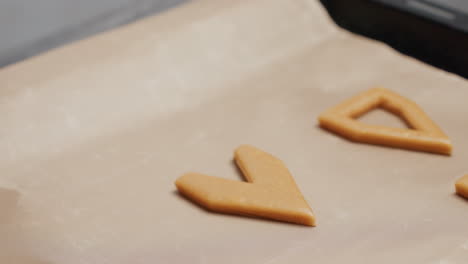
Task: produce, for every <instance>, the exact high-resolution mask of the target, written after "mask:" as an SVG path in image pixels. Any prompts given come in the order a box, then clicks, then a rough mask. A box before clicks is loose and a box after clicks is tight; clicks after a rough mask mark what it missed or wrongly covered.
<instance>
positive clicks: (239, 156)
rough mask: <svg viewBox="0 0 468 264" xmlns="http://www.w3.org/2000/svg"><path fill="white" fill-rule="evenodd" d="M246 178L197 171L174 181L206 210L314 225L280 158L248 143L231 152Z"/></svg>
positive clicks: (308, 210) (183, 192)
mask: <svg viewBox="0 0 468 264" xmlns="http://www.w3.org/2000/svg"><path fill="white" fill-rule="evenodd" d="M234 159H235V161H236V164H237V165H238V167H239V168H240V170H241V171H242V173H243V174H244V177H245V179H246V180H247V182H240V181H234V180H228V179H223V178H218V177H213V176H207V175H203V174H198V173H187V174H185V175H183V176H181V177H180V178H179V179H177V181H176V183H175V184H176V186H177V189H178V190H179V192H180V193H181V194H183V195H184V196H186V197H188V198H189V199H191V200H192V201H194V202H195V203H197V204H199V205H201V206H203V207H205V208H207V209H208V210H211V211H214V212H220V213H228V214H237V215H245V216H256V217H262V218H269V219H274V220H279V221H285V222H291V223H296V224H302V225H308V226H315V218H314V215H313V213H312V210H311V208H310V207H309V205H308V204H307V202H306V201H305V199H304V197H303V196H302V194H301V192H300V191H299V189H298V187H297V185H296V183H295V182H294V179H293V178H292V176H291V174H290V173H289V171H288V169H287V168H286V166H285V165H284V164H283V162H282V161H281V160H279V159H277V158H275V157H273V156H272V155H270V154H268V153H266V152H263V151H261V150H259V149H257V148H255V147H252V146H249V145H242V146H240V147H238V148H237V150H236V151H235V153H234Z"/></svg>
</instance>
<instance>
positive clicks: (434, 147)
mask: <svg viewBox="0 0 468 264" xmlns="http://www.w3.org/2000/svg"><path fill="white" fill-rule="evenodd" d="M377 107H381V108H383V109H385V110H387V111H389V112H392V113H394V114H395V115H398V116H400V117H401V118H402V119H403V120H404V121H405V122H406V123H407V124H408V125H409V127H411V129H403V128H392V127H384V126H377V125H368V124H364V123H362V122H359V121H357V120H355V118H357V117H359V116H361V115H363V114H365V113H366V112H369V111H371V110H372V109H374V108H377ZM319 122H320V125H321V126H322V127H323V128H325V129H327V130H330V131H332V132H334V133H336V134H338V135H341V136H343V137H345V138H347V139H349V140H352V141H356V142H362V143H369V144H376V145H385V146H390V147H396V148H404V149H410V150H418V151H427V152H433V153H438V154H445V155H450V154H451V152H452V144H451V143H450V140H449V138H448V137H447V136H446V135H445V134H444V132H442V130H441V129H440V128H439V127H438V126H437V125H436V124H435V123H434V122H433V121H432V120H431V119H430V118H429V117H428V116H427V114H426V113H424V111H423V110H422V109H421V108H420V107H419V106H418V105H417V104H416V103H414V102H412V101H411V100H408V99H406V98H404V97H402V96H400V95H398V94H396V93H394V92H392V91H389V90H387V89H383V88H374V89H370V90H368V91H366V92H363V93H361V94H359V95H357V96H355V97H353V98H351V99H348V100H346V101H344V102H343V103H341V104H339V105H337V106H335V107H333V108H331V109H329V110H328V111H326V112H324V113H323V114H321V115H320V116H319Z"/></svg>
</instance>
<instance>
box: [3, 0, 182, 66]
mask: <svg viewBox="0 0 468 264" xmlns="http://www.w3.org/2000/svg"><path fill="white" fill-rule="evenodd" d="M186 1H187V0H0V68H1V67H3V66H6V65H8V64H11V63H14V62H16V61H19V60H22V59H25V58H28V57H30V56H33V55H36V54H38V53H41V52H43V51H46V50H49V49H51V48H54V47H58V46H60V45H63V44H65V43H69V42H72V41H74V40H78V39H82V38H84V37H86V36H89V35H93V34H95V33H98V32H102V31H105V30H108V29H111V28H114V27H117V26H119V25H122V24H126V23H129V22H131V21H134V20H137V19H139V18H141V17H144V16H148V15H151V14H155V13H157V12H162V11H164V10H167V9H168V8H171V7H174V6H177V5H179V4H181V3H183V2H186Z"/></svg>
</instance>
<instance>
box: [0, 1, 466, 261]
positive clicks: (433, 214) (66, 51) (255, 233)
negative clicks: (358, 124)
mask: <svg viewBox="0 0 468 264" xmlns="http://www.w3.org/2000/svg"><path fill="white" fill-rule="evenodd" d="M376 85H379V86H383V87H386V88H389V89H392V90H394V91H396V92H398V93H400V94H402V95H404V96H407V97H408V98H410V99H412V100H414V101H416V102H417V103H418V104H419V105H420V106H421V107H422V108H423V109H425V111H426V112H427V113H428V114H429V116H431V117H432V118H433V119H434V120H435V121H436V123H438V124H439V125H440V126H441V127H442V129H443V130H444V131H445V132H446V133H447V134H448V135H449V137H450V138H451V139H452V141H453V144H454V154H453V156H452V157H446V156H440V155H434V154H427V153H420V152H412V151H405V150H398V149H390V148H385V147H378V146H370V145H363V144H356V143H351V142H349V141H346V140H344V139H341V138H339V137H337V136H335V135H333V134H330V133H328V132H326V131H323V130H321V129H320V128H318V127H317V122H316V117H317V116H318V114H320V113H321V112H322V111H323V110H324V109H327V108H329V107H331V106H333V105H335V104H337V103H339V102H340V101H341V100H343V99H346V98H348V97H350V96H352V95H354V94H356V93H357V92H360V91H363V90H366V89H368V88H371V87H373V86H376ZM467 86H468V85H467V82H466V81H465V80H463V79H461V78H459V77H457V76H455V75H451V74H449V73H446V72H442V71H439V70H437V69H434V68H431V67H430V66H427V65H423V64H421V63H419V62H417V61H414V60H413V59H410V58H407V57H404V56H402V55H400V54H398V53H396V52H395V51H393V50H391V49H389V48H388V47H386V46H384V45H382V44H379V43H377V42H373V41H370V40H367V39H363V38H361V37H358V36H355V35H351V34H349V33H347V32H344V31H341V30H340V29H338V28H337V27H336V26H335V25H334V24H333V22H331V21H330V19H329V18H328V16H327V14H326V13H325V11H324V10H323V9H322V7H321V6H320V4H319V3H318V2H317V1H313V0H310V1H308V0H297V1H286V0H284V1H283V0H277V1H267V0H253V1H228V0H223V1H210V0H206V1H196V2H193V3H191V4H189V5H186V6H183V7H181V8H178V9H176V10H174V11H171V12H168V13H165V14H163V15H159V16H156V17H152V18H149V19H145V20H142V21H140V22H138V23H135V24H132V25H129V26H126V27H123V28H120V29H117V30H114V31H111V32H108V33H105V34H102V35H99V36H96V37H93V38H91V39H87V40H84V41H80V42H77V43H75V44H72V45H69V46H66V47H64V48H60V49H57V50H55V51H52V52H50V53H47V54H44V55H42V56H39V57H36V58H33V59H30V60H27V61H24V62H21V63H19V64H16V65H13V66H10V67H7V68H4V69H2V70H1V71H0V87H1V89H0V120H2V127H1V129H0V149H2V151H0V170H1V172H2V173H1V174H0V186H1V187H2V188H4V189H8V190H10V191H4V192H3V193H7V192H8V193H10V194H11V190H13V191H16V192H17V196H18V197H17V199H10V198H11V195H2V193H0V200H2V201H3V203H0V204H2V208H6V207H9V208H10V207H11V210H3V211H4V212H5V211H6V212H7V213H4V214H3V216H2V219H0V221H2V225H1V226H0V245H1V248H2V250H1V251H0V262H2V263H3V262H9V263H27V264H32V263H34V264H38V263H40V264H55V263H79V264H84V263H239V262H242V263H269V264H273V263H286V262H290V263H310V262H315V263H421V264H422V263H466V261H467V260H468V227H467V219H468V201H466V200H464V199H462V198H459V197H457V196H456V195H454V187H453V184H454V181H455V180H456V179H457V178H458V177H460V176H462V175H463V174H465V173H467V171H468V166H467V160H468V154H467V153H468V140H466V135H467V134H468V126H467V123H466V121H467V116H468V108H467V106H466V98H468V87H467ZM364 118H365V121H367V122H375V123H379V122H380V123H384V124H389V125H397V126H398V125H401V124H400V123H399V122H398V121H396V120H394V119H393V118H391V117H387V116H385V115H383V114H382V113H379V112H376V113H373V114H370V115H367V116H365V117H364ZM245 143H247V144H252V145H254V146H257V147H259V148H261V149H263V150H265V151H267V152H270V153H272V154H273V155H275V156H277V157H279V158H281V159H282V160H283V161H284V162H285V163H286V164H287V166H288V167H289V169H290V171H291V172H292V174H293V176H294V177H295V180H296V181H297V183H298V186H299V188H300V189H301V190H302V193H303V194H304V196H305V198H306V199H307V200H308V201H309V204H310V205H311V207H312V208H313V210H314V212H315V214H316V217H317V220H318V226H317V227H315V228H310V227H303V226H297V225H291V224H285V223H279V222H273V221H266V220H257V219H251V218H243V217H237V216H227V215H220V214H214V213H209V212H206V211H204V210H203V209H200V208H199V207H197V206H195V205H194V204H192V203H190V202H188V201H187V200H185V199H183V198H182V197H180V196H179V195H178V194H177V192H176V191H175V187H174V181H175V179H176V178H177V177H178V176H180V175H181V174H183V173H185V172H187V171H196V172H201V173H206V174H210V175H215V176H219V177H225V178H229V179H239V180H241V176H240V175H238V173H237V171H236V169H235V167H234V165H233V163H232V156H233V153H232V152H233V150H234V149H235V148H236V147H237V146H238V145H240V144H245ZM6 196H9V197H10V198H8V199H7V198H5V197H6ZM7 200H8V201H7ZM6 204H8V205H6ZM5 214H7V215H5Z"/></svg>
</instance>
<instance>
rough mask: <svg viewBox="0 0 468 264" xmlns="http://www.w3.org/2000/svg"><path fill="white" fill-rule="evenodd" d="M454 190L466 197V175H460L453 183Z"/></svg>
mask: <svg viewBox="0 0 468 264" xmlns="http://www.w3.org/2000/svg"><path fill="white" fill-rule="evenodd" d="M455 190H456V191H457V194H458V195H460V196H463V197H465V198H466V199H468V175H465V176H463V177H461V178H460V179H459V180H458V181H457V182H456V183H455Z"/></svg>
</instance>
